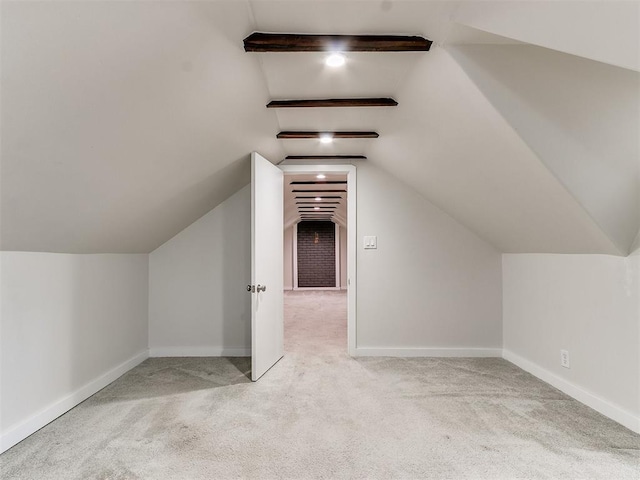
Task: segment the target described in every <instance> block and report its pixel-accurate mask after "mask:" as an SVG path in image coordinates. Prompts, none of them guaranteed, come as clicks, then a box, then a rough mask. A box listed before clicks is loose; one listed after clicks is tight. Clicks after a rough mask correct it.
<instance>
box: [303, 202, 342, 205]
mask: <svg viewBox="0 0 640 480" xmlns="http://www.w3.org/2000/svg"><path fill="white" fill-rule="evenodd" d="M320 204H324V205H340V202H296V205H320Z"/></svg>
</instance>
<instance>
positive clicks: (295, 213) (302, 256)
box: [280, 165, 356, 355]
mask: <svg viewBox="0 0 640 480" xmlns="http://www.w3.org/2000/svg"><path fill="white" fill-rule="evenodd" d="M280 168H282V170H283V172H284V192H283V195H284V202H283V203H284V252H283V253H284V257H283V258H284V262H283V264H284V265H283V268H284V292H283V295H284V321H285V332H284V333H285V351H294V352H295V351H296V350H304V351H305V352H309V351H310V350H321V351H323V352H327V351H329V350H337V351H339V352H345V350H346V352H347V353H348V354H349V355H354V354H355V346H356V342H355V338H356V337H355V333H356V332H355V323H356V322H355V293H356V290H355V167H354V166H353V165H329V166H327V165H281V166H280Z"/></svg>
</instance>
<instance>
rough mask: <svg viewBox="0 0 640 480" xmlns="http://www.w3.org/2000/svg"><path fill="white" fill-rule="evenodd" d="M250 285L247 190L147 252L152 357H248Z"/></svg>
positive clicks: (249, 201)
mask: <svg viewBox="0 0 640 480" xmlns="http://www.w3.org/2000/svg"><path fill="white" fill-rule="evenodd" d="M250 280H251V190H250V187H245V188H243V189H241V190H240V191H238V192H237V193H236V194H234V195H233V196H231V197H230V198H228V199H227V200H225V201H224V202H223V203H221V204H220V205H219V206H217V207H216V208H214V209H213V210H211V211H210V212H209V213H207V214H206V215H205V216H204V217H202V218H200V219H199V220H197V221H196V222H195V223H193V224H192V225H190V226H189V227H187V228H186V229H185V230H183V231H182V232H180V233H179V234H178V235H176V236H175V237H173V238H172V239H171V240H169V241H168V242H166V243H165V244H164V245H162V246H161V247H159V248H158V249H156V250H154V251H153V252H152V253H151V254H149V348H150V354H151V355H152V356H183V355H184V356H190V355H221V354H224V355H248V354H249V353H250V345H251V295H250V294H249V293H247V291H246V286H247V284H249V283H250Z"/></svg>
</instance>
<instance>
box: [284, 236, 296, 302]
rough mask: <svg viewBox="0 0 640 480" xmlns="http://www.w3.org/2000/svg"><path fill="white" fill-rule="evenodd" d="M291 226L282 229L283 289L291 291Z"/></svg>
mask: <svg viewBox="0 0 640 480" xmlns="http://www.w3.org/2000/svg"><path fill="white" fill-rule="evenodd" d="M293 228H294V227H293V225H292V226H290V227H289V228H285V229H284V256H283V259H284V262H283V263H284V277H283V278H284V289H285V290H293Z"/></svg>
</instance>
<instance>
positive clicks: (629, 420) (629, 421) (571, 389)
mask: <svg viewBox="0 0 640 480" xmlns="http://www.w3.org/2000/svg"><path fill="white" fill-rule="evenodd" d="M502 356H503V358H504V359H505V360H507V361H509V362H511V363H513V364H514V365H516V366H518V367H520V368H521V369H523V370H525V371H527V372H529V373H530V374H532V375H533V376H535V377H538V378H539V379H540V380H542V381H544V382H546V383H548V384H549V385H552V386H554V387H556V388H557V389H558V390H560V391H562V392H564V393H566V394H567V395H569V396H570V397H573V398H575V399H576V400H578V401H579V402H581V403H584V404H585V405H586V406H588V407H591V408H593V409H594V410H595V411H596V412H599V413H601V414H602V415H604V416H605V417H609V418H610V419H611V420H614V421H616V422H618V423H619V424H621V425H623V426H625V427H627V428H628V429H630V430H633V431H634V432H636V433H640V416H637V415H634V414H633V413H631V412H629V411H628V410H625V409H624V408H622V407H620V406H618V405H615V404H614V403H611V402H610V401H608V400H605V399H604V398H602V397H600V396H598V395H595V394H593V393H591V392H589V391H588V390H585V389H584V388H582V387H579V386H577V385H575V384H573V383H571V382H570V381H568V380H565V379H564V378H562V377H559V376H558V375H556V374H555V373H552V372H550V371H549V370H547V369H545V368H543V367H541V366H539V365H537V364H535V363H533V362H531V361H529V360H527V359H525V358H522V357H521V356H519V355H517V354H515V353H513V352H511V351H509V350H504V351H503V353H502Z"/></svg>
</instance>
